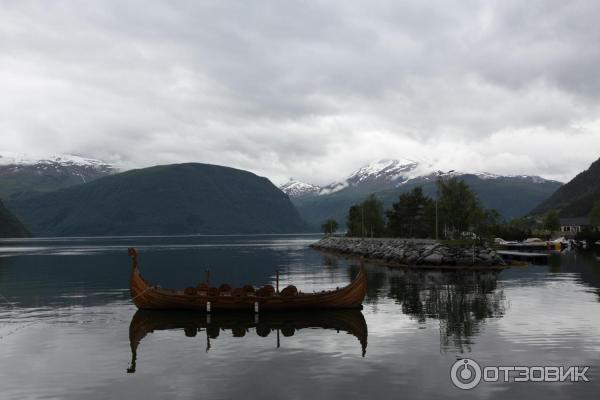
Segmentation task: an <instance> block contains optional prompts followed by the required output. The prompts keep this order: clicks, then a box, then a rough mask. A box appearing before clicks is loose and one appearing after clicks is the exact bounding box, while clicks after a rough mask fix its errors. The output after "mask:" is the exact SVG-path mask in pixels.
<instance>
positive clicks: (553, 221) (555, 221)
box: [544, 209, 560, 234]
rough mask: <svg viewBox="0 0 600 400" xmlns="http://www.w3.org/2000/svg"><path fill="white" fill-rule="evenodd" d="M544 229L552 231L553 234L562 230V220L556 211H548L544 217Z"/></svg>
mask: <svg viewBox="0 0 600 400" xmlns="http://www.w3.org/2000/svg"><path fill="white" fill-rule="evenodd" d="M544 229H546V230H548V231H550V233H551V234H552V232H556V231H557V230H559V229H560V218H559V217H558V212H556V210H555V209H552V210H550V211H548V213H547V214H546V216H545V217H544Z"/></svg>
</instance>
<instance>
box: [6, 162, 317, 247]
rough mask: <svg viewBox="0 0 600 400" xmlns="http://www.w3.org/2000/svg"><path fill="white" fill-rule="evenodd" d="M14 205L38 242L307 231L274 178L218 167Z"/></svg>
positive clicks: (146, 176) (152, 174)
mask: <svg viewBox="0 0 600 400" xmlns="http://www.w3.org/2000/svg"><path fill="white" fill-rule="evenodd" d="M9 204H10V206H11V208H12V210H13V211H14V213H15V214H16V215H17V217H19V218H20V219H21V220H22V221H24V222H25V223H26V224H27V225H28V226H29V227H30V228H31V230H32V233H33V234H34V235H47V236H78V235H97V236H102V235H138V234H139V235H162V234H166V235H170V234H203V233H211V234H229V233H231V234H233V233H241V234H243V233H293V232H302V231H306V225H305V224H304V222H303V221H302V220H301V218H300V216H299V215H298V212H297V211H296V209H295V208H294V206H293V205H292V203H291V202H290V200H289V197H288V196H287V195H286V194H284V193H283V192H281V191H280V190H279V189H277V187H276V186H275V185H273V184H272V183H271V182H270V181H269V180H268V179H267V178H264V177H259V176H257V175H255V174H253V173H251V172H248V171H243V170H239V169H235V168H230V167H223V166H217V165H211V164H200V163H184V164H171V165H161V166H154V167H149V168H142V169H134V170H129V171H126V172H122V173H118V174H113V175H109V176H105V177H102V178H99V179H96V180H94V181H92V182H89V183H86V184H81V185H76V186H72V187H68V188H63V189H59V190H56V191H53V192H50V193H45V194H41V195H38V196H34V197H30V198H24V199H20V200H15V201H11V202H10V203H9Z"/></svg>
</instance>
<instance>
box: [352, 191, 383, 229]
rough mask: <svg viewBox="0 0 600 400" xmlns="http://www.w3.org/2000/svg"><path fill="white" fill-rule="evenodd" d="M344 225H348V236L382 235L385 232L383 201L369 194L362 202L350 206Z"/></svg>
mask: <svg viewBox="0 0 600 400" xmlns="http://www.w3.org/2000/svg"><path fill="white" fill-rule="evenodd" d="M346 225H348V236H363V237H370V236H372V237H380V236H383V235H384V233H385V220H384V217H383V203H382V202H381V200H379V199H378V198H377V197H376V196H375V195H373V194H371V195H369V197H368V198H367V199H366V200H365V201H363V202H362V203H360V204H355V205H353V206H352V207H350V210H349V211H348V217H347V218H346Z"/></svg>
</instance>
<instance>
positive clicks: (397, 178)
mask: <svg viewBox="0 0 600 400" xmlns="http://www.w3.org/2000/svg"><path fill="white" fill-rule="evenodd" d="M431 172H432V170H431V167H429V166H424V165H422V164H420V163H418V162H416V161H412V160H379V161H376V162H373V163H370V164H368V165H365V166H363V167H360V168H359V169H357V170H356V171H354V172H353V173H351V174H350V175H349V176H348V177H347V178H346V179H344V180H342V181H339V182H334V183H331V184H329V185H327V186H325V187H323V188H322V189H321V191H320V192H319V194H320V195H326V194H331V193H335V192H338V191H340V190H342V189H346V188H356V189H360V188H362V189H374V188H376V189H384V188H386V187H388V186H396V185H399V184H401V183H403V182H406V181H408V180H410V179H413V178H415V177H417V176H420V175H424V174H428V173H431Z"/></svg>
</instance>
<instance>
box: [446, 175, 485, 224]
mask: <svg viewBox="0 0 600 400" xmlns="http://www.w3.org/2000/svg"><path fill="white" fill-rule="evenodd" d="M438 214H439V221H440V226H445V227H446V229H445V230H446V231H448V232H449V233H450V234H451V235H453V236H454V235H455V234H460V233H462V232H465V231H468V230H469V229H470V228H471V227H472V226H473V225H475V224H477V223H478V219H479V218H481V217H482V215H483V214H482V212H481V207H480V205H479V200H478V199H477V196H475V194H474V193H473V192H472V191H471V188H469V186H468V185H467V184H466V183H464V182H463V181H462V180H459V179H457V178H456V177H452V178H450V179H441V180H439V181H438Z"/></svg>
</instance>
